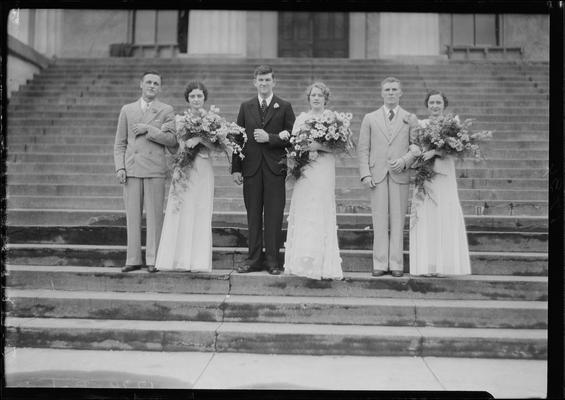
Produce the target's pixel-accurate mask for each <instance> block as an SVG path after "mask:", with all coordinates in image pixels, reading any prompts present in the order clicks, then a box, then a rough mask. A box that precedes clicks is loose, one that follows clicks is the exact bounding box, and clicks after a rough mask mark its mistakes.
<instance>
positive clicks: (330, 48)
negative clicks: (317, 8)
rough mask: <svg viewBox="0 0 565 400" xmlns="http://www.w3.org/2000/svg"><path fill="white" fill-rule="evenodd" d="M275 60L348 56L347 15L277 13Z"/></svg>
mask: <svg viewBox="0 0 565 400" xmlns="http://www.w3.org/2000/svg"><path fill="white" fill-rule="evenodd" d="M278 48H279V50H278V55H279V57H328V58H346V57H348V56H349V14H347V13H338V12H279V43H278Z"/></svg>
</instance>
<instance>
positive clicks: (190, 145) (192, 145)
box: [186, 136, 202, 149]
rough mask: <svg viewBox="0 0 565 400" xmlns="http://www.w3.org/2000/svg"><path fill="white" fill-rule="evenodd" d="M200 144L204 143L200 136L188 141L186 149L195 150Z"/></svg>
mask: <svg viewBox="0 0 565 400" xmlns="http://www.w3.org/2000/svg"><path fill="white" fill-rule="evenodd" d="M200 143H202V138H201V137H200V136H197V137H193V138H190V139H188V140H187V141H186V147H188V148H189V149H193V148H195V147H196V146H197V145H198V144H200Z"/></svg>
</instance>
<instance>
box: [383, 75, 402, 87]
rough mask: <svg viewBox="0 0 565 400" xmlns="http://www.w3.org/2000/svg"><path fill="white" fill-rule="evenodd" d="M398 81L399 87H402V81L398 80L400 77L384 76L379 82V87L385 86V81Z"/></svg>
mask: <svg viewBox="0 0 565 400" xmlns="http://www.w3.org/2000/svg"><path fill="white" fill-rule="evenodd" d="M395 82H396V83H398V86H399V87H400V89H402V82H400V79H397V78H395V77H393V76H389V77H387V78H384V79H383V80H382V82H381V89H382V88H383V87H384V86H385V83H395Z"/></svg>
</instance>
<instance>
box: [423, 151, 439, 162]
mask: <svg viewBox="0 0 565 400" xmlns="http://www.w3.org/2000/svg"><path fill="white" fill-rule="evenodd" d="M436 155H437V152H436V151H435V150H428V151H426V152H425V153H424V154H422V159H423V160H424V161H428V160H429V159H431V158H432V157H434V156H436Z"/></svg>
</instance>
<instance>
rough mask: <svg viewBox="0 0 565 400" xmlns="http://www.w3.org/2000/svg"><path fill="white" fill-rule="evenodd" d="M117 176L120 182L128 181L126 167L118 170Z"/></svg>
mask: <svg viewBox="0 0 565 400" xmlns="http://www.w3.org/2000/svg"><path fill="white" fill-rule="evenodd" d="M116 178H118V182H120V183H121V184H122V185H123V184H124V183H126V181H127V179H128V178H127V175H126V170H125V169H120V170H119V171H117V172H116Z"/></svg>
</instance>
